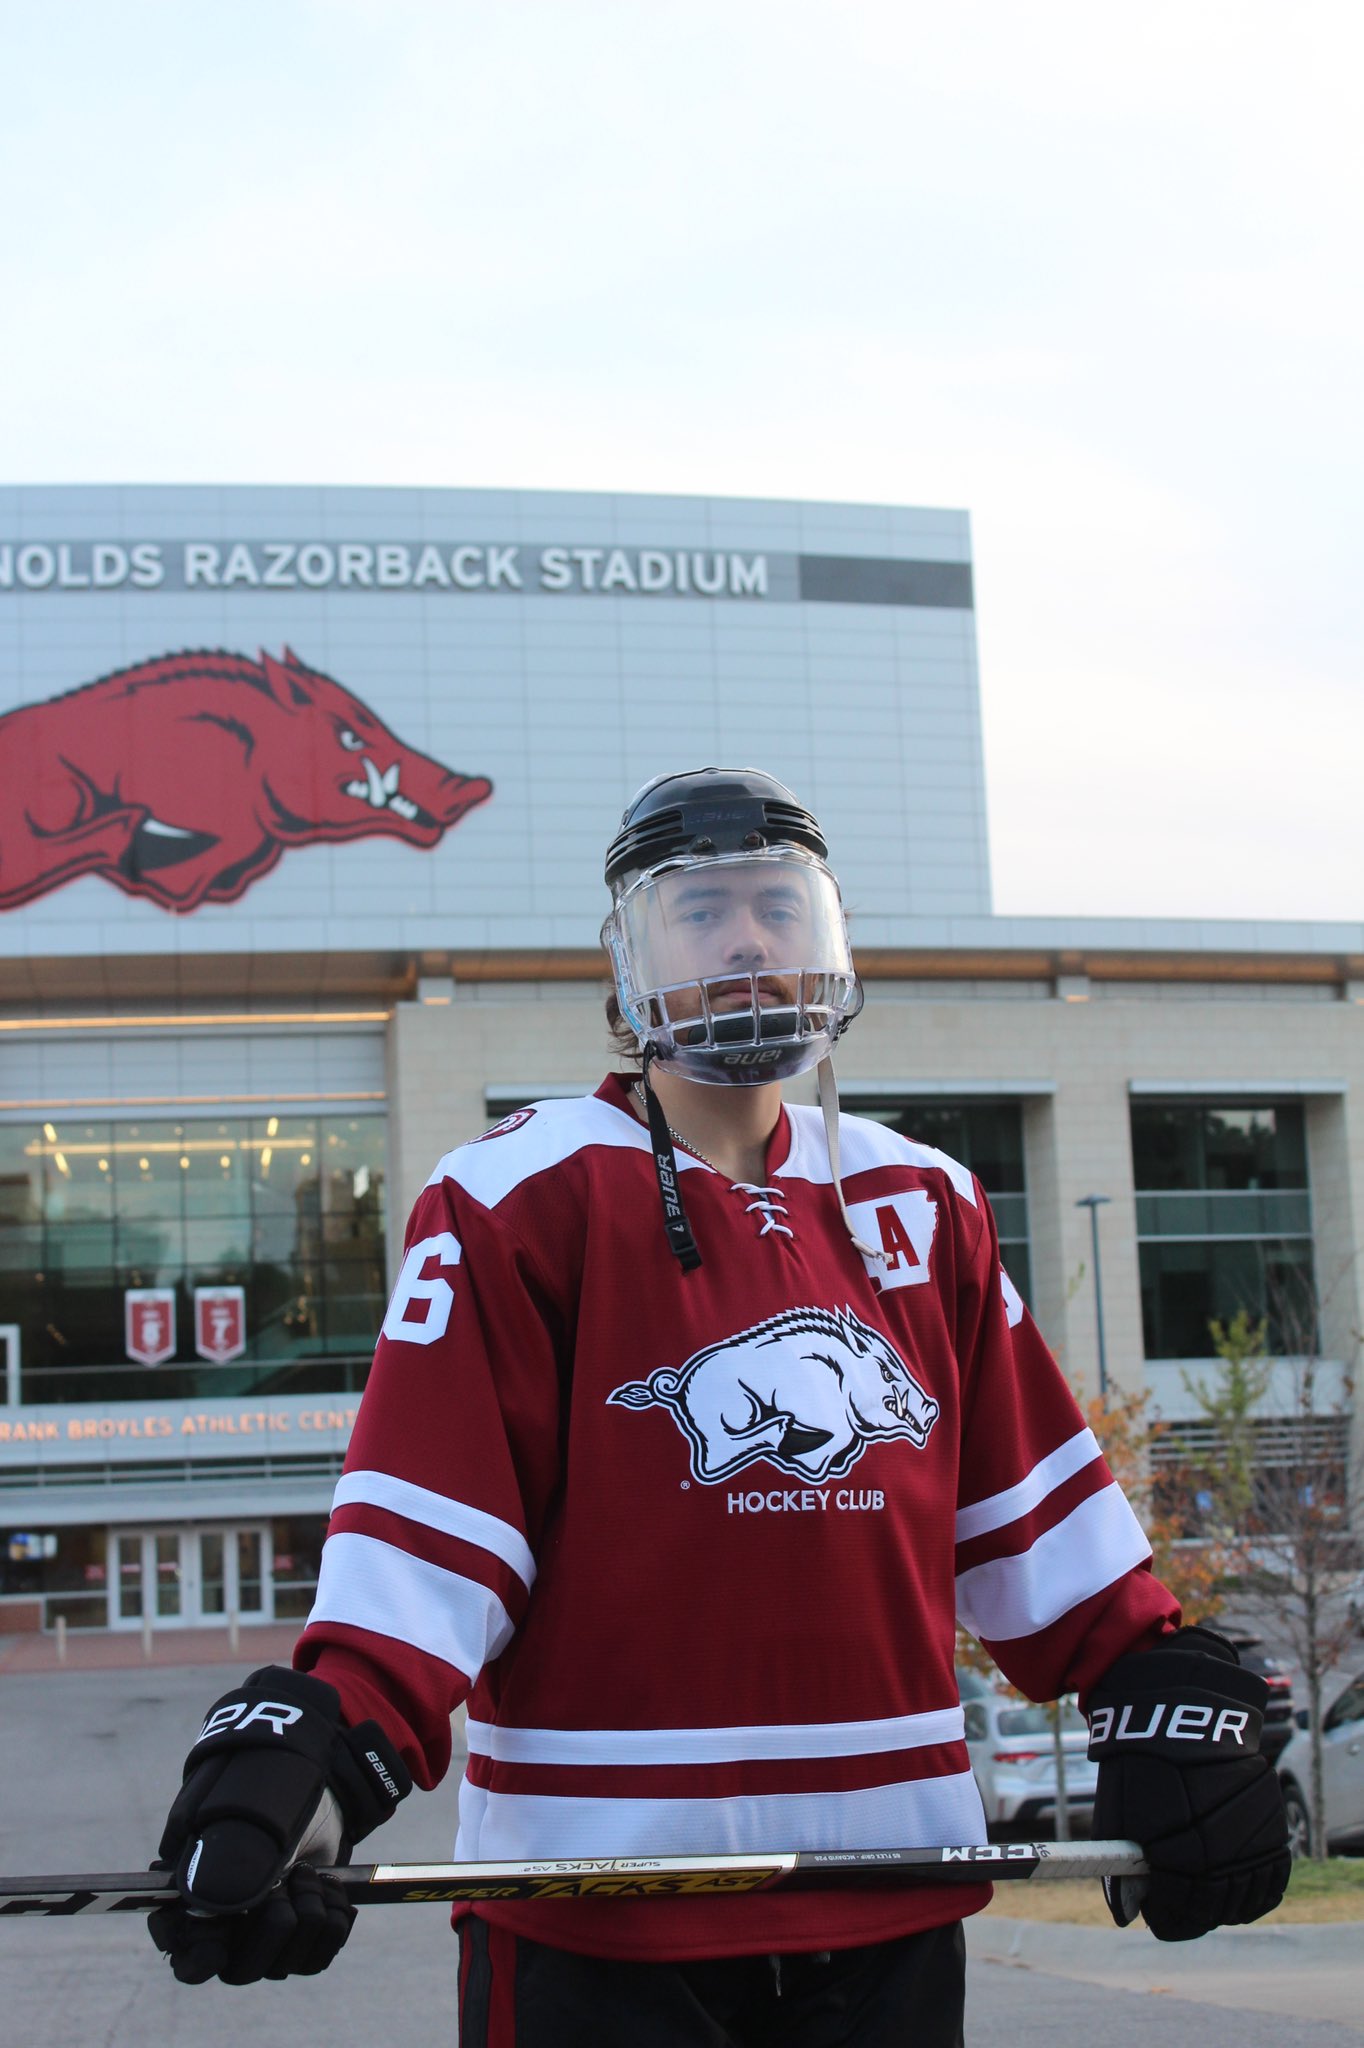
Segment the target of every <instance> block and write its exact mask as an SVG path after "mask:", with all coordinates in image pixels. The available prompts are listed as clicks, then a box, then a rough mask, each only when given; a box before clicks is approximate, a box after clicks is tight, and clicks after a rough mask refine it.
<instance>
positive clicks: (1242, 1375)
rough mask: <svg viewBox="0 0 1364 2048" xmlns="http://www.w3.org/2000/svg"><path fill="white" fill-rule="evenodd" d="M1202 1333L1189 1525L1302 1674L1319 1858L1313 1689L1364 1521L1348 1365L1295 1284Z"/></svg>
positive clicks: (1341, 1625)
mask: <svg viewBox="0 0 1364 2048" xmlns="http://www.w3.org/2000/svg"><path fill="white" fill-rule="evenodd" d="M1210 1327H1211V1332H1212V1340H1213V1348H1214V1350H1215V1352H1216V1354H1217V1356H1218V1358H1219V1359H1220V1361H1221V1365H1220V1368H1219V1370H1218V1373H1217V1375H1216V1377H1215V1379H1214V1380H1213V1382H1212V1383H1211V1384H1207V1383H1203V1384H1197V1383H1195V1382H1194V1381H1193V1380H1192V1379H1187V1380H1186V1383H1187V1384H1188V1386H1189V1388H1190V1391H1191V1392H1192V1393H1193V1395H1194V1397H1195V1399H1196V1401H1197V1403H1198V1405H1199V1407H1200V1408H1201V1410H1202V1412H1203V1415H1204V1417H1205V1418H1206V1422H1207V1423H1208V1424H1210V1425H1211V1428H1210V1429H1206V1428H1205V1429H1204V1430H1203V1431H1201V1432H1200V1434H1201V1435H1202V1437H1203V1439H1204V1441H1203V1443H1202V1445H1201V1446H1200V1448H1199V1451H1198V1452H1196V1453H1194V1454H1193V1455H1192V1456H1191V1457H1190V1459H1189V1466H1190V1467H1191V1468H1192V1470H1193V1474H1194V1480H1195V1488H1196V1491H1195V1492H1194V1494H1193V1496H1192V1498H1193V1501H1194V1503H1195V1504H1196V1509H1197V1520H1196V1526H1197V1528H1198V1530H1199V1533H1200V1534H1202V1535H1204V1536H1206V1537H1209V1538H1211V1539H1212V1540H1213V1541H1214V1542H1215V1543H1216V1545H1217V1546H1218V1548H1219V1549H1220V1550H1221V1552H1222V1553H1223V1555H1224V1557H1225V1558H1226V1559H1227V1560H1228V1562H1229V1564H1230V1565H1231V1568H1232V1575H1233V1577H1234V1581H1235V1584H1234V1586H1233V1587H1232V1588H1230V1589H1229V1591H1231V1593H1232V1595H1233V1597H1238V1596H1239V1597H1240V1598H1243V1599H1245V1598H1248V1599H1250V1600H1253V1602H1254V1604H1255V1606H1256V1607H1257V1608H1258V1609H1259V1610H1260V1611H1261V1612H1262V1613H1264V1614H1266V1616H1267V1617H1270V1618H1271V1619H1272V1626H1273V1627H1274V1630H1275V1632H1276V1634H1277V1636H1278V1637H1279V1639H1280V1640H1281V1641H1282V1642H1283V1643H1284V1644H1285V1645H1286V1647H1287V1648H1288V1649H1290V1650H1291V1651H1292V1653H1293V1655H1294V1657H1295V1659H1296V1660H1297V1662H1298V1664H1299V1665H1300V1666H1301V1668H1302V1673H1303V1679H1304V1683H1305V1685H1306V1689H1307V1709H1308V1717H1309V1726H1310V1729H1311V1735H1312V1783H1311V1787H1310V1791H1309V1800H1310V1807H1311V1835H1312V1843H1313V1846H1314V1848H1315V1849H1316V1850H1317V1852H1318V1853H1324V1850H1325V1842H1326V1822H1325V1802H1324V1797H1323V1788H1322V1755H1321V1732H1322V1686H1323V1683H1324V1681H1325V1679H1326V1677H1327V1675H1328V1673H1329V1672H1330V1671H1331V1670H1332V1668H1333V1667H1334V1666H1335V1665H1337V1664H1339V1663H1340V1662H1341V1661H1342V1659H1343V1658H1344V1656H1345V1655H1346V1652H1347V1651H1348V1649H1349V1647H1350V1644H1351V1642H1352V1641H1353V1640H1354V1639H1355V1637H1356V1633H1357V1624H1356V1617H1355V1613H1354V1611H1353V1608H1352V1605H1351V1602H1350V1598H1349V1587H1350V1581H1351V1577H1352V1574H1353V1573H1354V1571H1355V1570H1356V1569H1357V1566H1358V1561H1359V1555H1360V1551H1359V1533H1360V1524H1361V1519H1364V1483H1362V1480H1361V1471H1360V1467H1359V1464H1358V1462H1357V1460H1356V1459H1355V1458H1354V1456H1353V1455H1352V1452H1351V1445H1350V1414H1351V1394H1352V1381H1351V1378H1350V1374H1349V1370H1348V1364H1349V1363H1350V1362H1349V1361H1347V1362H1345V1363H1344V1364H1343V1363H1342V1362H1341V1361H1338V1360H1327V1359H1324V1358H1322V1357H1321V1355H1320V1352H1319V1348H1318V1329H1319V1318H1318V1314H1317V1307H1316V1303H1315V1300H1314V1299H1312V1298H1310V1297H1309V1296H1308V1295H1307V1293H1306V1291H1305V1290H1303V1291H1302V1292H1300V1293H1296V1294H1295V1293H1291V1292H1290V1291H1289V1290H1287V1289H1284V1288H1274V1289H1272V1290H1271V1298H1270V1300H1269V1315H1268V1316H1267V1317H1266V1318H1264V1319H1263V1320H1261V1321H1259V1322H1252V1321H1251V1318H1250V1316H1249V1314H1248V1313H1246V1312H1245V1311H1242V1312H1240V1313H1239V1314H1237V1315H1236V1316H1234V1317H1233V1318H1232V1319H1231V1320H1230V1321H1229V1322H1228V1323H1226V1324H1222V1323H1217V1322H1214V1323H1213V1324H1212V1325H1211V1326H1210ZM1271 1332H1272V1334H1273V1338H1274V1349H1275V1352H1276V1354H1277V1356H1275V1357H1273V1358H1271V1357H1270V1355H1269V1349H1268V1346H1269V1342H1270V1336H1271ZM1184 1484H1185V1486H1186V1487H1187V1485H1188V1468H1186V1477H1185V1481H1184ZM1185 1497H1186V1500H1188V1498H1189V1496H1188V1494H1187V1493H1186V1496H1185Z"/></svg>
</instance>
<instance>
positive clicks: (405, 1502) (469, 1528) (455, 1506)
mask: <svg viewBox="0 0 1364 2048" xmlns="http://www.w3.org/2000/svg"><path fill="white" fill-rule="evenodd" d="M332 1506H333V1507H334V1508H343V1507H355V1506H361V1507H371V1508H387V1509H388V1511H389V1513H390V1514H393V1515H401V1516H402V1517H403V1519H404V1520H405V1521H408V1522H419V1523H420V1524H421V1526H422V1528H424V1529H439V1530H440V1532H441V1534H442V1535H444V1536H458V1537H459V1538H460V1540H461V1541H462V1542H464V1543H476V1544H477V1545H478V1548H479V1549H480V1550H490V1551H491V1552H492V1554H493V1556H494V1557H500V1558H501V1560H502V1562H503V1564H506V1565H510V1566H511V1568H512V1570H513V1571H514V1572H515V1573H516V1576H517V1578H518V1579H520V1581H521V1583H522V1584H523V1585H524V1586H525V1588H526V1591H527V1592H529V1591H530V1589H531V1587H532V1586H533V1585H534V1584H535V1558H534V1556H533V1555H532V1552H531V1547H530V1545H529V1543H527V1541H526V1539H525V1537H524V1536H523V1535H522V1534H521V1531H520V1530H519V1529H514V1528H513V1527H512V1525H511V1523H510V1522H503V1521H500V1520H499V1519H498V1517H497V1516H496V1515H488V1514H485V1513H484V1512H483V1510H482V1508H471V1507H468V1506H466V1505H465V1503H464V1502H463V1501H461V1500H450V1499H449V1498H448V1497H447V1496H446V1495H445V1494H443V1493H432V1492H431V1491H430V1489H429V1488H428V1487H425V1486H414V1485H413V1484H412V1483H411V1481H410V1480H407V1479H398V1478H396V1477H395V1476H394V1474H393V1473H391V1472H346V1473H343V1474H342V1476H341V1478H340V1479H338V1481H337V1482H336V1492H335V1493H334V1494H333V1495H332Z"/></svg>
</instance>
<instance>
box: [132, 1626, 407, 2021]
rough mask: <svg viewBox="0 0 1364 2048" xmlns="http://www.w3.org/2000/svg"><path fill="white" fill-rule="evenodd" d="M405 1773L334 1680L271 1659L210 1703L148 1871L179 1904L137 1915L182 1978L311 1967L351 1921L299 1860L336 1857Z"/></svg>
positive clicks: (333, 1893)
mask: <svg viewBox="0 0 1364 2048" xmlns="http://www.w3.org/2000/svg"><path fill="white" fill-rule="evenodd" d="M411 1789H412V1780H411V1778H410V1777H409V1776H408V1773H407V1770H406V1767H405V1766H404V1764H403V1762H402V1760H401V1758H400V1757H399V1756H398V1755H397V1754H396V1752H395V1751H394V1749H393V1746H392V1744H391V1743H390V1742H389V1740H388V1738H387V1736H386V1735H385V1734H384V1733H383V1731H382V1729H381V1728H380V1727H379V1724H378V1722H377V1721H362V1722H361V1723H360V1725H359V1726H358V1727H357V1728H347V1727H346V1726H345V1724H344V1723H343V1722H342V1719H341V1702H340V1700H339V1699H338V1697H337V1694H336V1691H335V1688H334V1687H332V1686H330V1685H327V1684H326V1683H325V1682H324V1681H323V1680H322V1679H320V1678H309V1677H307V1676H306V1675H305V1674H304V1673H302V1672H299V1671H290V1670H288V1669H287V1668H286V1667H285V1666H283V1665H279V1664H272V1665H267V1666H266V1667H265V1669H264V1670H262V1671H253V1672H252V1674H251V1676H250V1677H249V1678H248V1679H247V1680H246V1682H245V1684H244V1685H241V1686H239V1687H237V1689H236V1690H235V1691H233V1692H229V1693H226V1694H224V1696H223V1698H222V1699H220V1700H218V1701H217V1702H216V1703H215V1705H214V1706H212V1707H211V1708H210V1709H209V1714H208V1718H207V1720H206V1721H205V1722H204V1725H203V1729H202V1730H201V1732H200V1734H199V1737H198V1740H197V1741H196V1742H195V1743H194V1746H193V1748H192V1749H191V1750H190V1753H189V1755H188V1756H187V1757H186V1759H185V1776H184V1783H183V1785H182V1786H181V1788H180V1792H179V1794H178V1796H177V1798H176V1800H175V1804H174V1805H173V1806H172V1807H171V1810H170V1817H169V1819H168V1820H167V1822H166V1829H165V1833H164V1834H163V1835H162V1837H161V1846H160V1850H159V1852H158V1856H157V1860H156V1862H155V1863H154V1864H153V1865H152V1868H153V1869H154V1870H173V1871H174V1872H175V1882H176V1885H177V1887H178V1889H179V1892H180V1901H179V1902H177V1903H176V1904H175V1905H173V1906H161V1907H158V1909H157V1910H156V1911H155V1912H154V1913H153V1914H152V1915H151V1916H150V1920H149V1923H148V1924H149V1927H150V1932H151V1937H152V1940H153V1941H154V1942H155V1943H156V1945H157V1947H158V1948H159V1949H161V1950H162V1952H163V1953H164V1954H165V1955H166V1956H168V1957H169V1959H170V1966H171V1968H172V1970H173V1971H174V1972H175V1975H176V1976H177V1977H178V1978H179V1979H180V1982H181V1983H182V1984H202V1983H204V1982H206V1981H207V1979H208V1978H210V1977H221V1978H222V1980H223V1982H224V1983H225V1984H254V1983H255V1982H256V1981H257V1980H258V1979H259V1978H261V1977H288V1976H292V1975H304V1976H311V1975H313V1974H315V1973H316V1972H317V1971H318V1970H325V1969H326V1967H327V1965H328V1963H329V1962H331V1960H332V1958H333V1957H334V1956H335V1955H336V1953H337V1951H338V1950H339V1949H340V1948H341V1947H342V1946H343V1945H344V1943H345V1940H346V1937H347V1935H348V1934H349V1933H350V1930H351V1923H352V1921H353V1920H354V1918H355V1908H354V1907H353V1906H352V1905H351V1904H350V1902H349V1901H348V1899H347V1898H346V1896H345V1894H344V1893H343V1892H342V1890H341V1888H340V1886H339V1885H338V1884H336V1882H335V1881H334V1880H332V1879H329V1878H323V1877H321V1876H320V1875H319V1874H318V1872H317V1870H315V1869H312V1868H310V1867H309V1865H310V1863H312V1864H330V1863H345V1862H348V1861H349V1859H350V1851H351V1848H352V1846H353V1844H354V1843H356V1842H358V1841H359V1840H360V1839H361V1837H362V1836H364V1835H367V1834H368V1833H369V1832H370V1830H371V1828H376V1827H378V1825H379V1823H380V1822H381V1821H385V1820H387V1819H388V1817H389V1815H390V1814H391V1813H392V1811H393V1809H394V1807H395V1806H396V1805H397V1803H398V1801H399V1800H400V1799H402V1798H404V1797H405V1796H406V1795H407V1793H408V1792H410V1791H411Z"/></svg>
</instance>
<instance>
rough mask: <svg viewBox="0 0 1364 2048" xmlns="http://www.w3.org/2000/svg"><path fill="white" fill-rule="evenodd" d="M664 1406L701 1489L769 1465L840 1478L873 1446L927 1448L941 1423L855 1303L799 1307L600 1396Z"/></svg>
mask: <svg viewBox="0 0 1364 2048" xmlns="http://www.w3.org/2000/svg"><path fill="white" fill-rule="evenodd" d="M607 1401H608V1403H611V1402H614V1403H616V1404H617V1405H618V1406H619V1407H622V1408H651V1407H655V1406H657V1407H661V1408H666V1409H667V1410H668V1411H669V1413H670V1414H671V1415H672V1417H673V1420H674V1421H675V1422H676V1423H677V1425H678V1427H679V1429H680V1430H681V1431H682V1433H683V1435H684V1436H685V1437H686V1438H687V1440H688V1442H689V1443H690V1445H691V1469H692V1474H693V1476H694V1477H695V1478H696V1479H699V1480H700V1481H701V1483H702V1484H703V1485H705V1486H714V1485H716V1484H717V1483H718V1482H719V1481H720V1480H722V1479H731V1478H733V1476H734V1474H735V1473H736V1472H742V1471H743V1470H744V1468H745V1466H748V1465H754V1464H756V1463H757V1462H758V1461H759V1459H765V1460H766V1461H767V1463H768V1464H770V1465H775V1466H776V1467H777V1469H778V1471H780V1472H791V1473H794V1474H796V1475H797V1476H799V1477H800V1478H802V1479H807V1480H823V1479H830V1478H839V1477H841V1475H842V1474H843V1473H845V1472H846V1471H848V1470H849V1468H850V1467H851V1466H853V1465H855V1464H856V1463H857V1460H858V1459H859V1458H860V1457H861V1456H862V1453H863V1452H864V1451H865V1450H866V1449H867V1448H868V1446H869V1445H871V1444H873V1443H885V1442H890V1441H893V1440H895V1439H902V1440H904V1441H907V1442H909V1443H911V1444H913V1445H914V1446H915V1448H916V1449H919V1450H922V1448H923V1446H924V1445H925V1444H926V1443H927V1442H928V1436H929V1432H930V1430H931V1429H932V1427H933V1425H934V1423H935V1422H936V1421H937V1419H938V1404H937V1402H936V1401H935V1400H933V1399H932V1398H931V1396H930V1395H928V1394H927V1393H925V1391H924V1389H923V1388H922V1387H921V1386H920V1385H919V1382H918V1381H917V1380H916V1379H915V1377H914V1375H913V1373H912V1372H911V1371H910V1370H909V1367H908V1366H907V1365H906V1364H905V1362H904V1360H903V1359H902V1358H901V1356H900V1354H899V1352H898V1351H897V1350H896V1349H895V1346H894V1345H893V1344H892V1343H891V1342H890V1339H889V1338H888V1337H885V1336H883V1335H882V1334H881V1332H880V1331H879V1330H873V1329H870V1328H869V1327H868V1325H867V1324H866V1323H864V1322H862V1320H861V1319H860V1317H858V1316H856V1315H854V1314H853V1311H852V1310H851V1309H850V1308H843V1309H824V1308H797V1309H788V1310H786V1311H784V1312H783V1313H782V1314H781V1315H776V1316H769V1317H768V1318H767V1320H766V1321H765V1322H761V1323H755V1324H754V1326H753V1328H752V1329H750V1330H743V1331H741V1332H740V1333H739V1334H738V1335H737V1336H734V1337H726V1338H724V1339H722V1340H721V1342H720V1343H718V1344H708V1345H707V1346H706V1347H705V1349H704V1350H702V1351H695V1352H693V1353H692V1355H691V1357H690V1358H689V1359H688V1360H687V1361H686V1364H685V1365H683V1366H681V1367H679V1368H678V1370H677V1371H675V1372H674V1371H671V1370H670V1369H668V1368H667V1367H662V1368H660V1370H659V1371H657V1372H653V1373H650V1375H649V1377H648V1379H647V1380H630V1381H627V1382H626V1384H625V1385H624V1386H621V1387H617V1388H616V1389H615V1391H614V1393H611V1394H608V1395H607Z"/></svg>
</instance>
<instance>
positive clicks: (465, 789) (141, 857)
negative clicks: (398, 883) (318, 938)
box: [0, 647, 492, 911]
mask: <svg viewBox="0 0 1364 2048" xmlns="http://www.w3.org/2000/svg"><path fill="white" fill-rule="evenodd" d="M0 761H2V762H3V763H4V780H3V789H0V909H4V910H13V909H15V908H17V906H18V905H19V904H21V903H29V902H31V901H32V900H33V898H34V897H35V896H43V895H46V894H47V892H48V890H49V889H57V888H60V887H61V885H62V883H63V882H71V881H74V880H75V879H76V877H77V876H79V875H100V876H102V877H103V878H104V880H105V881H108V882H112V883H113V884H114V885H115V887H116V888H119V889H122V890H123V891H124V892H125V893H126V894H127V895H129V896H143V897H146V898H147V900H148V901H149V902H152V903H157V904H160V906H161V908H162V909H163V910H173V911H188V910H197V909H198V907H199V905H200V904H201V903H233V902H235V901H236V900H237V898H238V897H239V896H241V895H243V894H244V893H245V891H246V890H247V889H249V888H250V886H251V884H252V883H253V882H254V881H257V880H258V879H259V878H260V876H261V875H267V874H269V872H270V870H271V868H273V867H274V866H275V865H276V864H277V863H278V861H279V860H280V859H281V857H282V856H283V855H284V853H285V852H286V851H287V850H288V848H289V847H291V846H308V845H310V844H314V843H316V842H318V841H322V842H330V843H338V842H342V841H345V840H348V839H365V838H369V837H370V836H372V835H373V834H375V833H381V834H384V835H386V836H387V837H389V838H392V839H402V840H405V841H406V842H407V844H408V845H409V846H421V847H431V846H435V845H436V843H437V841H438V840H439V839H440V837H441V835H442V834H443V833H445V832H448V831H449V829H450V827H451V826H452V825H455V824H458V822H459V820H460V819H461V818H462V817H463V816H464V813H465V812H466V811H468V810H471V809H472V808H473V806H474V805H475V804H481V803H482V802H483V801H484V800H485V798H487V797H489V796H490V795H491V794H492V784H491V783H490V782H488V781H486V780H485V779H484V778H483V777H482V776H470V775H459V774H456V773H455V772H454V770H453V769H450V768H445V767H442V765H441V763H440V762H439V761H432V760H430V759H428V757H427V756H426V755H425V754H418V753H414V751H413V750H412V748H411V747H408V746H404V744H403V742H402V741H401V740H400V739H398V738H397V737H396V735H395V734H393V733H391V732H390V731H389V730H388V727H387V726H386V725H384V724H383V723H382V721H381V720H380V719H378V718H376V717H375V715H374V713H373V712H372V711H371V710H370V709H369V707H368V706H367V705H365V704H363V703H361V701H360V699H359V698H358V697H355V696H352V694H351V692H350V691H349V690H347V689H344V688H343V687H342V685H341V684H340V683H337V682H333V680H332V678H331V677H330V676H324V675H321V674H319V672H318V671H317V670H316V669H312V668H309V667H308V666H307V664H306V663H304V662H302V661H300V660H299V658H298V656H297V655H296V654H292V653H291V652H290V651H289V649H288V648H287V647H286V648H285V650H284V658H283V660H282V661H275V660H274V659H272V657H271V656H270V655H268V654H265V653H262V655H261V657H260V660H259V661H251V660H249V659H248V658H247V657H246V656H245V655H241V654H226V653H223V652H220V651H205V652H198V653H186V654H167V655H163V656H162V657H160V658H159V659H158V660H155V661H145V662H142V663H140V664H139V665H138V666H137V667H136V668H125V669H120V670H119V671H118V672H117V673H116V674H114V675H109V676H103V677H101V678H100V680H99V681H98V682H94V683H87V684H85V685H84V687H83V688H81V689H78V690H69V691H67V692H66V694H65V695H64V696H61V697H52V698H49V699H48V701H47V702H46V703H43V704H23V705H20V707H19V708H18V710H16V711H11V712H8V713H7V714H6V715H5V716H4V717H2V718H0Z"/></svg>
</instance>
